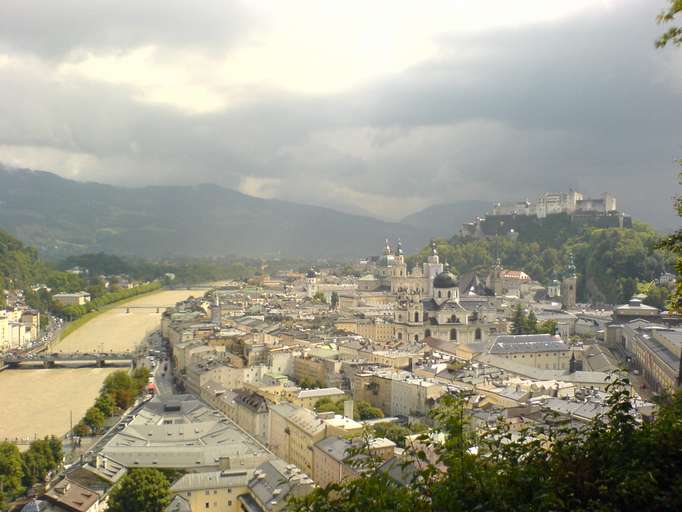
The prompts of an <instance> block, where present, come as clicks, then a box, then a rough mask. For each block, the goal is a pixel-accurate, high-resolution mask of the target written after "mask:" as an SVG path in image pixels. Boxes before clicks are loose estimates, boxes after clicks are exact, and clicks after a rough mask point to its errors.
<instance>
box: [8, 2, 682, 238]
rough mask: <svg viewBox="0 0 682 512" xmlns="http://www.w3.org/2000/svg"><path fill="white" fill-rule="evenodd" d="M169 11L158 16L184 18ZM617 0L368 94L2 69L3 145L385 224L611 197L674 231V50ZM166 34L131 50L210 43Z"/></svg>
mask: <svg viewBox="0 0 682 512" xmlns="http://www.w3.org/2000/svg"><path fill="white" fill-rule="evenodd" d="M24 3H25V2H16V4H17V5H21V4H24ZM131 5H132V4H131ZM135 5H137V4H135ZM178 5H180V4H172V5H171V8H170V11H171V13H175V14H169V16H171V15H172V16H175V15H179V13H181V12H182V11H181V10H178V9H180V7H178ZM619 5H620V8H618V9H614V10H598V11H595V13H593V14H586V15H583V16H580V17H576V18H573V19H570V20H563V21H558V22H554V23H545V24H542V25H534V26H525V27H520V28H517V29H504V30H496V31H490V32H481V33H475V34H465V35H462V34H460V35H445V36H443V37H442V38H441V39H440V41H439V43H440V45H441V46H440V48H441V54H440V56H439V58H438V59H435V60H433V61H430V62H425V63H422V64H420V65H419V66H416V67H414V68H412V69H408V70H407V71H405V72H403V73H400V74H397V75H395V76H390V77H385V78H383V79H382V80H379V81H376V82H374V83H372V84H368V85H367V86H365V87H362V88H356V89H354V90H351V91H349V92H347V93H344V94H336V95H328V96H315V97H309V96H302V95H293V94H288V93H284V92H281V91H276V90H268V89H260V90H257V91H254V92H253V95H252V97H251V98H249V101H248V103H245V104H242V105H240V106H233V107H230V108H226V109H225V110H222V111H218V112H213V113H209V114H187V113H184V112H182V111H180V110H177V109H174V108H171V107H163V106H159V105H156V104H151V103H145V102H140V101H136V100H135V99H134V98H135V97H136V94H137V92H138V91H136V90H135V89H133V88H124V87H112V86H109V85H104V84H98V83H92V82H88V81H85V80H83V79H81V80H77V79H73V80H70V81H68V82H66V83H65V82H60V81H50V80H46V79H45V78H44V77H43V76H42V75H41V72H40V67H38V68H37V70H34V71H29V70H28V69H27V68H26V69H25V68H22V66H21V64H11V65H6V66H4V67H0V89H1V90H2V91H3V99H0V144H6V145H11V146H31V147H49V148H54V149H58V150H63V151H67V152H80V153H85V154H89V155H94V156H95V157H97V158H98V159H100V160H101V163H100V165H99V166H95V167H94V168H92V169H90V170H87V169H86V170H85V171H83V175H81V176H80V177H81V178H85V177H87V178H89V179H97V180H100V181H106V182H112V183H125V184H142V183H161V182H166V183H168V182H170V183H187V182H215V183H219V184H223V185H226V186H229V187H233V188H237V187H239V186H240V183H241V182H242V180H243V179H244V177H252V178H257V179H263V180H266V182H267V183H270V185H268V186H270V187H271V188H272V191H273V193H274V195H275V196H276V197H281V198H285V199H291V200H296V201H301V202H308V203H317V204H324V205H328V206H334V207H337V208H341V209H345V210H348V209H365V210H370V211H374V212H377V213H379V214H385V215H387V216H394V217H395V216H399V215H401V214H407V213H409V210H410V209H414V208H417V207H419V206H426V205H428V204H430V203H434V202H445V201H452V200H456V199H469V198H478V199H485V200H490V201H494V200H507V199H523V198H530V199H532V198H534V197H535V196H536V195H537V194H538V193H540V192H542V191H545V190H565V189H567V188H569V187H574V188H578V189H579V190H582V191H584V192H585V193H588V194H598V193H600V192H602V191H604V190H609V191H613V192H615V193H616V194H617V195H618V196H619V200H620V205H621V206H623V207H624V209H626V210H628V211H629V212H630V213H633V214H635V215H638V216H641V217H643V218H644V219H646V220H649V221H651V222H656V223H657V224H658V225H661V226H666V227H667V226H670V225H673V222H674V214H673V212H672V209H671V207H670V206H669V203H668V199H669V197H670V196H671V195H672V193H673V192H672V191H674V188H675V185H676V181H675V173H676V168H675V166H674V165H673V159H674V157H675V156H678V157H679V155H680V154H682V137H680V133H681V131H682V76H681V75H680V72H679V71H678V70H679V69H680V64H681V63H682V51H679V50H678V51H677V52H675V50H670V51H668V50H666V51H657V50H655V49H654V47H653V41H654V39H655V36H656V34H657V33H658V32H660V30H661V28H660V27H657V26H656V25H655V20H654V19H655V14H656V8H655V7H654V8H652V6H651V5H650V3H649V2H624V3H622V4H619ZM0 9H1V8H0ZM174 9H175V10H174ZM94 18H98V17H97V16H93V19H94ZM15 19H16V17H15ZM124 21H125V17H121V18H119V19H118V21H117V22H115V23H113V24H112V25H111V27H112V28H110V29H109V30H110V31H111V32H110V35H106V36H104V37H102V38H100V39H99V43H96V41H98V38H97V37H95V36H93V34H94V32H96V31H94V30H88V31H87V33H84V34H83V33H81V34H76V35H73V36H69V37H66V38H65V39H64V40H62V41H53V40H48V39H49V38H50V37H55V38H56V37H57V36H54V35H52V36H45V38H44V40H42V41H38V42H34V43H32V45H31V44H26V45H24V42H23V41H24V40H23V39H21V38H22V37H24V38H28V37H29V36H28V35H26V34H27V33H28V32H27V31H26V30H25V29H21V30H19V29H17V28H15V29H14V36H12V37H13V38H14V39H13V41H14V42H15V43H16V44H17V45H19V46H21V47H22V49H26V48H28V49H32V50H33V51H35V52H38V53H40V54H44V53H48V54H49V53H51V52H50V51H49V49H50V48H61V50H59V51H61V52H66V51H69V50H71V49H74V48H80V47H84V46H88V45H91V44H103V45H106V44H110V43H111V42H113V41H115V40H116V39H115V38H114V36H115V31H116V30H117V29H116V27H117V26H124V25H125V23H124ZM2 23H4V22H3V21H0V31H3V32H4V28H7V26H5V27H4V28H3V26H2ZM45 23H47V21H46V22H45ZM171 25H172V23H171V22H169V24H168V26H171ZM164 27H166V25H164V24H163V23H159V24H158V25H156V32H154V30H152V31H151V32H150V33H148V34H147V33H145V34H144V35H143V34H142V33H143V32H144V31H143V30H142V29H141V28H140V29H139V30H138V29H137V28H136V29H131V32H130V34H129V35H128V36H127V37H128V38H127V39H125V38H124V40H125V41H127V42H129V44H130V45H135V44H140V43H141V42H145V41H146V42H157V43H159V44H167V45H173V44H178V45H180V46H183V45H189V44H196V45H198V46H201V45H204V44H205V45H209V46H210V45H211V43H212V41H213V40H214V39H212V38H213V37H220V36H219V35H218V32H219V31H217V29H216V32H215V33H214V34H213V35H212V36H211V31H210V30H208V35H207V36H206V38H205V39H202V35H201V34H197V33H195V32H191V31H190V32H188V33H187V34H184V35H183V36H182V37H181V38H180V39H183V38H184V39H185V42H182V41H180V42H177V43H171V42H169V41H168V40H169V39H172V33H171V32H172V31H170V30H168V31H166V28H164ZM104 32H106V30H104ZM16 33H19V34H20V36H21V37H19V36H16ZM22 34H23V35H22ZM116 37H118V36H116ZM83 41H88V42H87V43H84V42H83ZM93 41H95V42H93ZM188 41H189V42H188ZM53 54H54V53H53ZM676 73H677V74H676ZM9 98H22V101H11V100H9ZM268 180H269V181H268Z"/></svg>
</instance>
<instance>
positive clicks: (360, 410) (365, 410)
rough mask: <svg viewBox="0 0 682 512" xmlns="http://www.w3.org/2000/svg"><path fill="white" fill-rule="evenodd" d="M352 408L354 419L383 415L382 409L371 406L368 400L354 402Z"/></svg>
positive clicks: (370, 418)
mask: <svg viewBox="0 0 682 512" xmlns="http://www.w3.org/2000/svg"><path fill="white" fill-rule="evenodd" d="M353 410H354V416H355V419H359V420H373V419H376V418H383V417H384V411H382V410H381V409H379V408H378V407H374V406H372V405H371V404H370V403H369V402H365V401H364V400H359V401H358V402H355V407H354V408H353Z"/></svg>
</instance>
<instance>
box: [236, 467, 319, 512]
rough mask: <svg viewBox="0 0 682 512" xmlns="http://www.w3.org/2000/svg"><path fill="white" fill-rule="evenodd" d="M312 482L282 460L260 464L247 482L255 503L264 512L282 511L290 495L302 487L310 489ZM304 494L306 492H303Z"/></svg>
mask: <svg viewBox="0 0 682 512" xmlns="http://www.w3.org/2000/svg"><path fill="white" fill-rule="evenodd" d="M312 485H313V481H312V480H311V479H310V477H308V475H306V474H305V473H303V472H302V471H301V470H300V469H299V468H297V467H296V466H295V465H293V464H287V463H286V462H284V461H283V460H282V459H273V460H270V461H268V462H266V463H264V464H261V465H260V466H259V467H258V468H257V469H256V471H254V475H253V478H252V479H251V481H250V482H249V489H250V490H251V494H252V495H253V496H254V498H255V499H256V501H257V502H258V503H260V505H261V506H262V507H263V508H265V510H282V509H284V508H285V507H286V501H287V498H288V497H289V495H290V493H292V492H294V491H296V490H298V492H297V493H296V494H298V493H299V492H301V491H302V489H297V487H300V486H304V488H305V489H312ZM303 492H306V491H303Z"/></svg>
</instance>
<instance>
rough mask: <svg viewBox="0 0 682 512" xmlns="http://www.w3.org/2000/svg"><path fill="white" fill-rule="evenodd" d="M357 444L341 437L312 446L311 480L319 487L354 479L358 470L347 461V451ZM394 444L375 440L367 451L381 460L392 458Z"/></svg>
mask: <svg viewBox="0 0 682 512" xmlns="http://www.w3.org/2000/svg"><path fill="white" fill-rule="evenodd" d="M354 446H357V443H354V442H353V441H350V440H348V439H344V438H343V437H336V436H333V437H327V438H326V439H322V440H321V441H318V442H317V443H315V445H313V474H312V476H313V480H315V482H316V483H317V485H319V486H320V487H326V486H327V485H329V484H333V483H341V482H343V481H347V480H349V479H353V478H356V477H357V476H358V475H359V470H358V468H356V467H353V465H352V464H351V463H350V462H349V461H348V456H349V450H350V449H351V448H353V447H354ZM395 446H396V445H395V443H394V442H393V441H390V440H388V439H383V438H375V439H371V440H370V442H369V451H370V453H371V454H372V455H374V456H375V457H377V458H379V459H381V460H384V461H386V460H388V459H390V458H391V457H393V454H394V451H395Z"/></svg>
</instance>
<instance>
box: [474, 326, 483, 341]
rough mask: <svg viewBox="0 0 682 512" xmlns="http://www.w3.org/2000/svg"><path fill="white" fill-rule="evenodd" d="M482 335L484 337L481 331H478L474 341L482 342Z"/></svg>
mask: <svg viewBox="0 0 682 512" xmlns="http://www.w3.org/2000/svg"><path fill="white" fill-rule="evenodd" d="M481 335H482V333H481V329H476V332H475V333H474V339H476V340H477V341H480V340H481Z"/></svg>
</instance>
